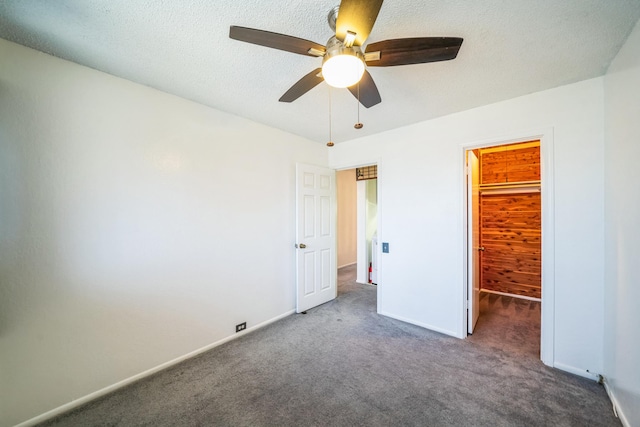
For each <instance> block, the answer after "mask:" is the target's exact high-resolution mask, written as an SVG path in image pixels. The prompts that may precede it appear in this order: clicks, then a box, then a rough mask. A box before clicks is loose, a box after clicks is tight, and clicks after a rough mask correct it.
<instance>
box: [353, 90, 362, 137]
mask: <svg viewBox="0 0 640 427" xmlns="http://www.w3.org/2000/svg"><path fill="white" fill-rule="evenodd" d="M362 126H364V125H363V124H362V123H361V122H360V82H358V123H356V124H355V125H353V127H354V128H356V129H362Z"/></svg>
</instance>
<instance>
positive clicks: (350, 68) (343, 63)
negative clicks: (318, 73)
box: [322, 54, 364, 88]
mask: <svg viewBox="0 0 640 427" xmlns="http://www.w3.org/2000/svg"><path fill="white" fill-rule="evenodd" d="M363 74H364V62H363V61H362V60H361V59H360V58H358V57H357V56H354V55H349V54H343V55H335V56H332V57H331V58H328V59H327V60H326V61H325V62H324V63H323V64H322V77H323V78H324V80H325V81H326V82H327V83H328V84H329V85H331V86H333V87H338V88H343V87H349V86H353V85H354V84H356V83H358V82H359V81H360V79H361V78H362V75H363Z"/></svg>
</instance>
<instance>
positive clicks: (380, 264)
mask: <svg viewBox="0 0 640 427" xmlns="http://www.w3.org/2000/svg"><path fill="white" fill-rule="evenodd" d="M372 165H377V166H378V178H377V179H378V186H377V189H378V195H377V196H378V197H377V202H378V206H377V212H376V214H377V223H378V231H377V233H378V242H382V236H383V234H382V214H383V212H382V211H383V209H382V199H383V197H382V191H381V189H380V179H381V176H382V174H383V172H382V161H381V160H380V159H379V158H377V159H372V160H370V161H367V162H358V163H343V164H339V165H337V166H336V165H334V166H333V169H334V170H335V171H341V170H348V169H355V168H362V167H366V166H372ZM336 207H337V206H336ZM358 221H360V219H358ZM337 239H338V236H337V235H336V244H337ZM377 252H378V257H377V260H378V278H377V279H378V283H377V286H376V289H377V292H376V312H377V313H380V311H381V308H382V300H383V298H384V274H383V269H384V258H383V257H382V244H378V251H377ZM356 265H357V264H356ZM356 268H358V269H360V268H363V269H364V268H366V269H367V271H368V269H369V266H360V265H357V267H356ZM365 277H366V274H365Z"/></svg>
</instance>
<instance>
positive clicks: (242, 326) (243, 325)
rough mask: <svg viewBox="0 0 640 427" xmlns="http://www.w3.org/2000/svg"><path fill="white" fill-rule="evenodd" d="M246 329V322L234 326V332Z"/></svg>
mask: <svg viewBox="0 0 640 427" xmlns="http://www.w3.org/2000/svg"><path fill="white" fill-rule="evenodd" d="M245 329H247V322H242V323H240V324H239V325H236V332H242V331H244V330H245Z"/></svg>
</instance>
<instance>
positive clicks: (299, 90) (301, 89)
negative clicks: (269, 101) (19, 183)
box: [279, 68, 324, 102]
mask: <svg viewBox="0 0 640 427" xmlns="http://www.w3.org/2000/svg"><path fill="white" fill-rule="evenodd" d="M323 80H324V78H323V77H322V68H316V69H315V70H313V71H312V72H310V73H309V74H307V75H306V76H304V77H303V78H301V79H300V80H298V81H297V82H296V84H294V85H293V86H291V88H289V90H288V91H286V92H285V94H284V95H282V96H281V97H280V99H279V101H280V102H292V101H295V100H296V99H298V98H300V97H301V96H302V95H304V94H305V93H307V92H309V91H310V90H311V89H313V88H314V87H316V86H317V85H319V84H320V83H321V82H322V81H323Z"/></svg>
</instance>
